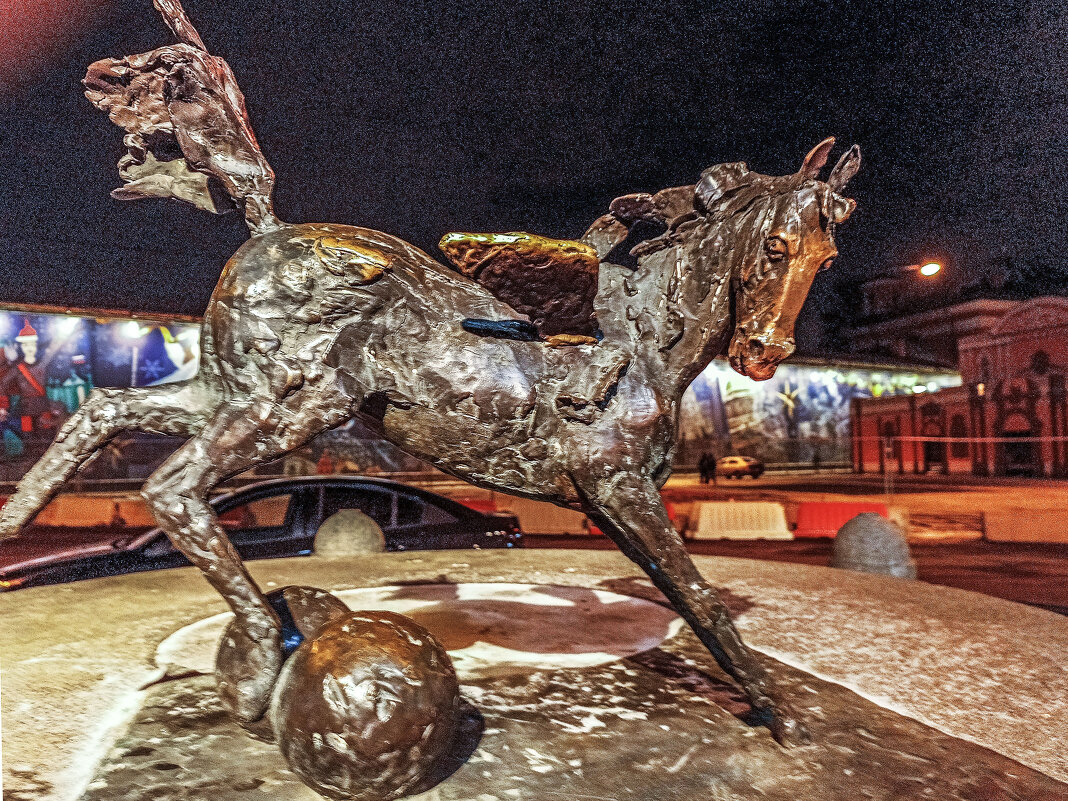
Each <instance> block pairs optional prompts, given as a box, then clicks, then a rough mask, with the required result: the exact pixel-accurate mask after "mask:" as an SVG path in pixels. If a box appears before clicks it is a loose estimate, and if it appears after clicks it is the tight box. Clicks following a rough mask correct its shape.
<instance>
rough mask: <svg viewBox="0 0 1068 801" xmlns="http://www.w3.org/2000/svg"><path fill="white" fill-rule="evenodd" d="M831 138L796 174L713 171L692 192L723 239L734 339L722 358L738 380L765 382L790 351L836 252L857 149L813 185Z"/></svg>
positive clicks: (725, 167) (849, 207)
mask: <svg viewBox="0 0 1068 801" xmlns="http://www.w3.org/2000/svg"><path fill="white" fill-rule="evenodd" d="M833 146H834V139H827V140H825V141H823V142H821V143H820V144H819V145H817V146H816V147H815V148H814V149H813V150H812V152H810V153H809V154H808V156H806V157H805V161H804V163H803V164H802V165H801V169H800V171H798V172H797V173H796V174H794V175H788V176H784V177H771V176H766V175H758V174H757V173H752V172H750V171H749V169H748V168H747V167H746V165H745V164H741V163H735V164H719V165H717V166H715V167H712V168H710V169H708V170H706V171H705V172H704V174H703V175H702V176H701V180H700V182H698V184H697V187H696V190H695V198H694V200H695V202H694V205H695V207H696V210H697V214H698V217H702V216H703V217H704V218H705V220H706V221H707V222H708V223H711V224H712V228H713V229H718V230H719V231H720V232H722V239H719V237H716V239H717V240H719V247H720V249H721V250H720V258H719V260H718V261H719V264H720V269H723V267H725V266H728V265H729V269H730V276H731V291H732V292H733V308H734V335H733V337H732V338H731V342H730V347H729V350H728V355H729V357H730V362H731V366H732V367H733V368H734V369H735V370H737V371H738V372H739V373H741V374H742V375H747V376H749V377H750V378H755V379H757V380H764V379H767V378H771V376H772V375H774V373H775V368H776V367H777V366H778V364H779V362H781V361H782V360H783V359H785V358H786V357H787V356H789V355H790V354H791V353H793V351H794V324H795V323H796V321H797V315H798V313H799V312H800V311H801V305H802V304H803V303H804V301H805V297H806V296H807V295H808V291H809V288H810V287H811V286H812V279H813V278H815V276H816V273H817V272H819V271H821V270H825V269H827V268H828V267H830V266H831V262H832V261H833V260H834V257H835V256H837V255H838V251H837V249H836V248H835V245H834V229H835V226H836V225H838V224H839V223H842V222H845V220H846V219H847V218H848V217H849V215H850V213H851V212H852V211H853V209H854V207H855V206H856V203H855V202H854V201H852V200H850V199H848V198H845V197H842V196H841V195H840V194H839V192H841V191H842V190H843V189H844V188H845V185H846V183H847V182H848V181H849V179H850V178H852V177H853V175H854V174H856V172H857V170H858V169H859V167H860V148H858V147H857V146H855V145H854V146H853V147H852V148H851V149H850V150H849V151H848V152H847V153H846V154H845V155H843V156H842V158H841V159H840V160H839V162H838V164H837V166H836V167H835V168H834V170H832V171H831V175H830V177H829V178H828V179H827V181H826V183H824V182H823V181H820V180H818V179H817V176H818V175H819V172H820V170H821V169H822V168H823V166H824V165H825V164H826V163H827V156H828V155H829V154H830V151H831V148H832V147H833Z"/></svg>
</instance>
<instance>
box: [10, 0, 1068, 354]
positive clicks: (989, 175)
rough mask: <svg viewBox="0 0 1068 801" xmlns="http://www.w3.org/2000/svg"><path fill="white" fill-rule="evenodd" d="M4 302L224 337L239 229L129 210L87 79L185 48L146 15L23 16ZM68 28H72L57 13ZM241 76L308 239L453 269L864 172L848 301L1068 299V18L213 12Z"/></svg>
mask: <svg viewBox="0 0 1068 801" xmlns="http://www.w3.org/2000/svg"><path fill="white" fill-rule="evenodd" d="M0 2H2V4H3V11H4V12H5V13H3V14H0V25H2V26H3V30H0V64H2V65H3V67H2V70H3V71H2V73H0V81H2V83H0V236H2V238H3V248H2V250H0V299H2V300H5V301H23V302H27V301H28V302H43V303H61V304H78V305H100V306H109V307H126V308H133V309H141V310H153V311H163V312H185V313H194V314H195V313H199V312H200V311H201V310H202V309H203V307H204V305H205V303H206V301H207V298H208V296H209V294H210V292H211V289H212V287H213V285H214V282H215V279H216V277H217V275H218V272H219V269H220V267H221V265H222V263H223V262H224V261H225V259H226V258H227V257H228V256H229V254H230V253H231V252H232V251H233V250H234V249H235V248H236V247H237V246H238V245H239V244H240V243H241V241H242V240H243V239H244V237H245V232H244V230H243V226H242V225H241V223H240V221H239V219H238V218H237V217H236V216H231V217H223V218H211V217H209V216H207V215H205V214H203V213H201V212H197V211H195V210H193V209H191V208H188V207H185V206H182V205H180V204H178V203H176V202H156V201H153V202H147V201H145V202H141V203H136V204H124V203H119V202H117V201H112V200H110V199H109V198H108V196H107V192H108V190H109V189H111V188H112V187H114V186H116V185H118V177H117V174H116V172H115V167H114V163H115V161H116V160H117V158H118V157H119V155H120V154H121V144H120V132H119V130H118V129H117V128H114V127H113V126H111V124H110V123H109V122H108V121H107V119H106V118H105V116H104V115H103V114H102V113H100V112H97V111H95V110H94V109H92V107H91V106H90V105H89V103H88V102H87V101H86V100H85V99H84V98H83V97H82V96H81V93H80V87H79V84H78V81H79V79H80V78H81V77H82V75H83V74H84V70H85V67H86V65H87V64H88V63H89V62H90V61H92V60H95V59H97V58H101V57H104V56H121V55H124V54H130V53H136V52H141V51H145V50H148V49H151V48H153V47H155V46H158V45H161V44H164V43H166V42H168V41H169V37H168V34H167V32H166V30H165V28H164V27H163V24H162V22H161V21H160V19H159V17H158V15H157V14H156V12H155V11H154V10H153V9H152V8H151V4H150V2H149V0H66V1H65V2H56V3H49V4H43V3H36V2H31V0H0ZM46 5H47V8H45V7H44V6H46ZM187 10H188V11H189V13H190V15H191V16H192V18H193V20H194V22H195V23H196V24H197V26H198V27H199V29H200V32H201V34H202V35H203V37H204V39H205V41H206V42H207V44H208V46H209V48H210V49H212V50H213V52H215V53H216V54H219V55H223V56H225V57H226V58H227V59H228V60H229V61H230V63H231V64H232V66H233V68H234V71H235V72H236V74H237V76H238V79H239V81H240V82H241V84H242V87H243V89H244V91H245V94H246V97H247V100H248V104H249V109H250V113H251V116H252V120H253V123H254V125H255V127H256V130H257V133H258V135H259V138H260V140H261V143H262V145H263V147H264V150H265V151H266V154H267V156H268V158H269V159H270V161H271V162H272V164H273V166H274V168H275V170H276V172H277V174H278V188H277V191H276V203H277V207H278V210H279V213H280V215H281V216H282V217H283V218H286V219H290V220H331V221H339V222H351V223H359V224H362V225H367V226H371V227H375V228H380V229H382V230H386V231H389V232H391V233H395V234H398V235H400V236H403V237H405V238H407V239H409V240H411V241H412V242H414V243H416V244H417V245H419V246H421V247H423V248H425V249H428V250H431V251H432V252H433V247H434V244H435V243H436V241H437V240H438V238H439V237H440V236H441V234H443V233H444V232H446V231H449V230H515V229H525V230H531V231H537V232H543V233H547V234H550V235H555V236H561V237H567V236H577V235H578V234H580V233H581V232H582V231H583V230H584V228H585V227H586V225H587V224H588V223H589V222H590V221H591V220H593V219H594V218H595V217H597V216H598V215H599V214H600V213H601V212H602V211H603V210H604V209H605V207H606V205H607V203H608V202H609V201H610V200H611V198H613V197H614V196H616V195H619V194H623V193H625V192H631V191H637V190H643V189H656V188H660V187H664V186H669V185H676V184H681V183H689V182H692V181H694V180H695V179H696V177H697V176H698V174H699V173H700V171H701V169H702V168H704V167H706V166H708V165H710V164H713V163H716V162H719V161H728V160H745V161H748V162H749V163H750V165H751V167H753V168H754V169H756V170H758V171H761V172H767V173H779V174H781V173H785V172H789V171H793V170H795V169H796V168H797V167H798V166H799V164H800V161H801V158H802V157H803V156H804V154H805V152H806V151H807V150H808V149H809V148H811V147H812V146H813V145H815V144H816V143H817V142H818V141H820V140H821V139H822V138H823V137H824V136H827V135H828V134H834V135H837V136H838V137H839V140H840V144H841V145H842V146H847V145H849V144H851V143H853V142H857V143H859V144H860V145H861V147H862V148H863V150H864V154H865V165H864V167H863V169H862V172H861V174H860V175H859V176H858V177H857V178H856V179H855V181H854V184H853V185H852V186H851V191H852V193H853V194H854V196H855V197H856V198H857V200H858V202H859V204H860V209H859V211H858V212H857V213H856V215H855V216H854V218H853V219H852V220H851V221H850V222H849V224H848V225H847V226H845V227H843V229H841V236H840V240H841V241H840V249H841V257H840V260H839V266H838V268H837V270H836V271H832V272H831V273H830V274H827V275H824V276H821V277H820V278H819V279H818V281H817V284H816V287H815V289H814V293H813V301H812V303H811V304H810V305H809V307H808V308H807V310H806V312H805V315H804V318H803V320H802V323H801V330H800V334H801V340H802V342H801V344H802V345H803V346H806V347H809V348H817V347H822V348H828V347H829V348H832V349H833V348H834V347H835V345H836V343H835V342H834V341H833V340H829V339H828V337H827V336H826V334H825V328H824V326H823V325H822V321H823V319H824V318H825V317H826V316H828V315H830V316H831V317H833V316H835V315H836V314H839V315H840V314H841V313H843V312H845V313H848V312H849V311H850V309H849V308H846V307H847V306H848V302H847V301H843V300H841V298H842V297H847V293H844V292H841V291H839V288H838V286H837V285H850V284H855V283H856V282H857V281H858V280H860V279H862V278H864V277H867V276H870V275H873V274H875V273H877V272H880V271H883V270H886V269H889V268H891V267H893V266H895V265H900V264H907V263H912V262H915V261H916V260H918V259H920V258H924V257H930V256H941V257H943V258H946V259H948V260H949V262H950V264H951V266H952V267H953V269H954V270H955V275H956V277H957V278H956V280H958V281H965V282H967V281H972V280H978V279H979V278H981V277H982V276H983V275H984V274H986V273H988V272H989V271H990V270H992V269H1000V267H999V265H1004V264H1005V262H1006V259H1010V258H1011V259H1013V265H1014V267H1013V268H1014V269H1016V270H1023V271H1025V272H1027V274H1028V280H1029V281H1031V282H1032V283H1033V284H1034V286H1035V288H1036V291H1054V290H1057V289H1058V288H1059V287H1060V286H1061V285H1062V284H1063V281H1064V276H1065V262H1066V259H1065V254H1064V246H1063V243H1064V242H1065V240H1066V238H1068V237H1066V236H1065V235H1066V234H1068V223H1066V219H1068V208H1066V205H1068V204H1066V201H1065V199H1064V194H1063V187H1064V186H1065V185H1066V184H1068V153H1066V150H1068V140H1066V137H1065V131H1068V103H1066V99H1068V98H1066V94H1068V60H1066V59H1065V58H1064V56H1063V54H1064V52H1065V50H1066V46H1068V12H1066V11H1065V9H1064V7H1063V4H1061V3H1054V2H1052V0H1042V1H1041V2H1034V3H1023V2H1000V3H995V4H990V3H986V2H973V1H971V0H968V1H967V2H961V0H941V1H940V0H935V1H934V2H931V1H930V0H902V1H901V2H885V3H875V2H871V1H870V0H858V1H857V2H792V1H790V2H788V1H787V0H765V1H764V2H755V1H752V2H744V1H743V0H736V1H735V2H720V3H716V2H707V0H706V1H705V2H694V1H691V0H679V1H677V2H672V3H656V4H652V3H649V4H634V3H632V4H608V3H599V2H590V0H568V2H511V3H501V2H496V3H490V2H486V0H466V1H465V0H461V2H455V3H448V4H446V3H432V2H426V1H425V0H404V1H402V0H377V1H376V2H373V3H371V2H341V1H340V0H188V3H187Z"/></svg>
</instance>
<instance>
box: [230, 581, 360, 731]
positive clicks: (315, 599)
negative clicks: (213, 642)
mask: <svg viewBox="0 0 1068 801" xmlns="http://www.w3.org/2000/svg"><path fill="white" fill-rule="evenodd" d="M266 598H267V602H268V603H269V604H270V605H271V607H272V608H273V609H274V610H275V613H276V614H277V615H278V619H279V622H280V623H281V624H282V631H281V635H280V640H281V644H280V645H281V653H279V655H278V665H279V667H281V665H282V662H283V661H284V660H285V659H286V658H287V657H288V656H289V655H290V654H292V653H293V652H294V651H295V650H297V646H299V645H300V644H301V643H302V642H303V641H304V640H305V639H308V638H309V637H314V636H315V634H316V633H317V632H318V631H319V629H320V628H322V627H323V625H324V624H326V623H327V622H329V621H330V620H332V619H334V618H337V617H340V616H344V615H348V614H350V612H349V608H348V607H347V606H345V602H344V601H342V600H340V599H339V598H335V597H334V596H333V595H331V594H330V593H328V592H326V591H325V590H320V589H317V588H315V587H301V586H287V587H281V588H280V589H277V590H274V591H272V592H269V593H267V596H266ZM256 645H257V644H256V643H254V642H253V641H252V640H251V639H250V638H249V637H248V636H247V634H246V633H245V631H244V629H242V628H241V627H240V626H239V625H238V623H237V620H236V619H235V620H231V621H230V623H229V624H228V625H227V626H226V629H225V630H224V631H223V635H222V638H221V639H220V640H219V650H218V651H216V653H215V686H216V690H217V691H218V693H219V699H220V700H221V701H222V705H223V707H224V708H225V709H226V711H227V712H228V713H229V714H230V717H231V718H233V719H234V720H236V721H237V722H238V723H239V724H240V725H241V726H242V727H243V728H244V729H245V730H246V731H248V732H249V734H251V735H252V736H253V737H256V738H257V739H260V740H266V741H268V742H270V741H272V740H274V728H273V726H272V725H271V721H270V715H269V710H268V708H267V707H268V704H269V703H270V698H271V689H272V688H271V687H270V686H266V687H264V689H263V692H262V694H263V697H264V701H263V711H264V713H268V714H264V715H263V716H261V717H260V718H259V719H257V720H251V721H250V720H247V719H244V718H242V717H241V716H240V715H238V714H237V709H238V697H239V695H240V694H241V693H242V692H247V691H248V689H247V683H248V682H259V681H260V679H259V677H258V676H256V675H255V674H253V673H250V671H249V668H248V663H249V660H248V654H249V651H250V649H252V648H255V647H256Z"/></svg>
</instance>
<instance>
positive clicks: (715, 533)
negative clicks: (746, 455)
mask: <svg viewBox="0 0 1068 801" xmlns="http://www.w3.org/2000/svg"><path fill="white" fill-rule="evenodd" d="M695 507H696V509H695V513H694V515H693V517H694V519H695V521H696V523H695V525H694V526H693V532H692V538H693V539H695V540H719V539H728V540H791V539H793V534H792V533H791V532H790V528H789V526H787V525H786V510H785V509H784V508H783V505H782V504H781V503H776V502H774V501H702V502H700V503H697V504H695Z"/></svg>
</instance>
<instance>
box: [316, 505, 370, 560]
mask: <svg viewBox="0 0 1068 801" xmlns="http://www.w3.org/2000/svg"><path fill="white" fill-rule="evenodd" d="M385 549H386V538H385V536H384V535H383V534H382V529H381V528H379V526H378V524H377V523H376V522H375V521H374V520H372V519H371V518H370V517H368V516H367V515H365V514H364V513H363V512H361V511H360V510H359V509H342V510H341V511H340V512H335V513H334V514H332V515H330V517H329V518H327V519H326V520H324V521H323V524H322V525H321V526H319V530H318V531H317V532H316V533H315V555H316V556H352V555H354V554H360V553H381V552H382V551H384V550H385Z"/></svg>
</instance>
